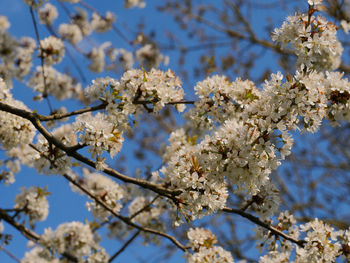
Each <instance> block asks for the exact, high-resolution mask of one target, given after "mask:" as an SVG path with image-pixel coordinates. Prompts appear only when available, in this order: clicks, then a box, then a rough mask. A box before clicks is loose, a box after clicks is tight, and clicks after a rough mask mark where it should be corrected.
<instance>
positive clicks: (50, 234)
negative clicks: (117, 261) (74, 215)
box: [39, 222, 109, 263]
mask: <svg viewBox="0 0 350 263" xmlns="http://www.w3.org/2000/svg"><path fill="white" fill-rule="evenodd" d="M39 244H40V245H41V246H42V247H43V248H45V250H47V252H46V253H51V254H52V255H55V254H56V253H58V254H61V255H62V254H64V253H68V254H70V255H71V256H74V257H76V258H77V259H78V262H84V259H88V262H89V263H107V262H108V259H109V256H108V255H107V253H106V251H105V250H104V249H103V248H101V247H100V246H99V245H98V244H97V242H96V241H95V239H94V236H93V233H92V231H91V229H90V227H89V226H88V225H86V224H83V223H81V222H71V223H65V224H61V225H59V226H58V227H57V229H56V230H54V231H53V230H52V229H51V228H48V229H45V231H44V234H42V235H41V236H40V240H39ZM94 254H100V255H94ZM101 259H102V260H101Z"/></svg>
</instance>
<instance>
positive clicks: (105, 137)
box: [74, 112, 124, 158]
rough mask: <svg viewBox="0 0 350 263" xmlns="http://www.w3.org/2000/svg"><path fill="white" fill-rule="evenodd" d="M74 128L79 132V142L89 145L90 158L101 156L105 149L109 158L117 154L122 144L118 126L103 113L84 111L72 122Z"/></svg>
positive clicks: (122, 139)
mask: <svg viewBox="0 0 350 263" xmlns="http://www.w3.org/2000/svg"><path fill="white" fill-rule="evenodd" d="M74 130H75V131H76V132H81V133H80V135H79V138H80V140H81V141H80V143H81V144H85V145H88V146H89V149H88V151H89V152H91V155H92V158H96V157H98V156H101V155H102V153H103V151H107V152H108V153H109V154H110V156H111V158H113V156H114V155H115V154H117V153H118V152H119V151H120V150H121V147H122V145H123V141H124V138H123V136H122V135H123V134H122V132H121V131H120V130H119V129H118V127H117V126H116V125H115V124H114V123H113V122H111V121H110V120H109V119H108V116H106V115H105V114H103V113H100V112H99V113H97V114H96V115H95V116H92V114H91V113H85V114H82V115H80V116H78V117H77V119H76V122H75V123H74Z"/></svg>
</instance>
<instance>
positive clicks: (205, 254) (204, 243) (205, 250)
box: [186, 228, 233, 263]
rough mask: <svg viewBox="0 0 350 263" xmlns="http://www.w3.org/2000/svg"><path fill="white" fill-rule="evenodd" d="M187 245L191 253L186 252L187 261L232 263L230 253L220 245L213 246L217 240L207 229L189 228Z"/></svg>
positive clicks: (193, 262)
mask: <svg viewBox="0 0 350 263" xmlns="http://www.w3.org/2000/svg"><path fill="white" fill-rule="evenodd" d="M187 237H188V239H189V241H190V242H189V246H190V247H191V249H192V250H193V252H194V253H193V254H190V253H187V254H186V260H187V262H188V263H201V262H213V263H233V258H232V256H231V253H230V252H228V251H226V250H224V249H223V248H222V247H220V246H214V244H215V243H216V242H217V240H216V237H215V235H214V234H213V233H211V232H210V231H209V230H207V229H204V228H195V229H193V228H191V229H190V230H189V231H188V232H187Z"/></svg>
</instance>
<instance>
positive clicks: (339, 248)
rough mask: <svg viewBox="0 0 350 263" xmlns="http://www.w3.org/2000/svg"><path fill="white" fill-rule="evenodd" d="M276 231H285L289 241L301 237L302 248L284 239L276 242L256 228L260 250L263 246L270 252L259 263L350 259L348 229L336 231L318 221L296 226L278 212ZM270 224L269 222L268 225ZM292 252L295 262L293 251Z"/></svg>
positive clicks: (292, 221)
mask: <svg viewBox="0 0 350 263" xmlns="http://www.w3.org/2000/svg"><path fill="white" fill-rule="evenodd" d="M277 220H278V224H277V226H276V228H277V229H278V230H280V231H286V233H288V234H289V236H290V237H292V238H295V239H297V238H299V237H301V236H304V239H303V240H304V243H303V245H302V246H298V245H296V244H292V243H291V242H290V241H287V240H284V239H277V238H276V236H275V235H272V234H271V232H270V231H266V230H263V229H261V228H259V229H257V232H256V233H257V235H256V236H257V238H258V240H259V242H261V243H260V244H259V247H260V248H262V247H263V246H264V245H265V246H266V247H267V248H268V251H269V253H268V254H267V255H265V256H262V257H260V260H259V262H261V263H267V262H273V263H274V262H276V263H277V262H295V263H302V262H335V260H336V258H338V257H340V256H342V257H345V258H348V257H349V253H348V252H347V251H348V248H349V230H346V231H343V230H335V229H334V228H333V227H331V226H330V225H328V224H326V223H324V222H322V221H321V220H318V219H317V218H316V219H315V220H313V221H311V222H308V223H306V224H304V225H300V226H297V225H296V220H295V219H294V217H293V216H292V215H290V214H289V213H288V212H285V213H281V214H280V216H279V217H278V219H277ZM269 223H270V224H272V220H270V222H269ZM294 249H295V253H296V254H295V259H294V260H293V261H292V260H291V258H293V257H294V255H293V254H294V253H293V250H294Z"/></svg>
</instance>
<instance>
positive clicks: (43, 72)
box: [29, 6, 52, 113]
mask: <svg viewBox="0 0 350 263" xmlns="http://www.w3.org/2000/svg"><path fill="white" fill-rule="evenodd" d="M29 11H30V15H31V17H32V21H33V26H34V31H35V37H36V40H37V41H38V44H39V48H40V62H41V74H42V75H43V84H44V91H43V97H44V98H45V99H46V101H47V105H48V106H49V110H50V113H51V112H52V106H51V103H50V100H49V98H48V94H47V83H46V76H45V68H44V52H43V47H42V45H41V41H40V36H39V30H38V25H37V23H36V20H35V15H34V11H33V7H32V6H30V7H29Z"/></svg>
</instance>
